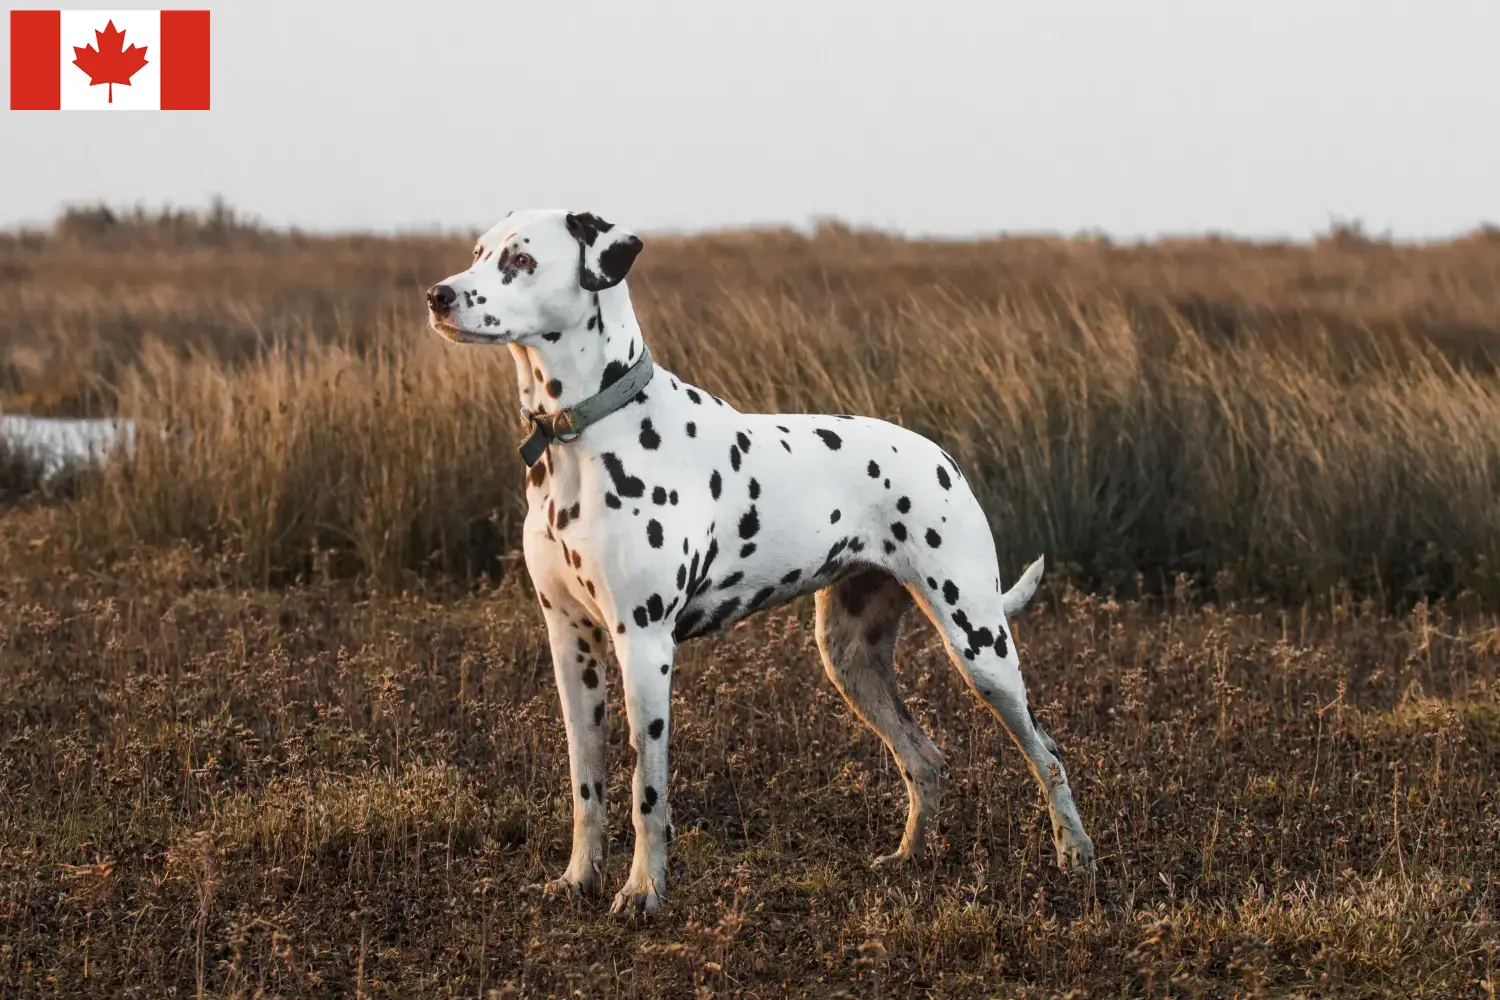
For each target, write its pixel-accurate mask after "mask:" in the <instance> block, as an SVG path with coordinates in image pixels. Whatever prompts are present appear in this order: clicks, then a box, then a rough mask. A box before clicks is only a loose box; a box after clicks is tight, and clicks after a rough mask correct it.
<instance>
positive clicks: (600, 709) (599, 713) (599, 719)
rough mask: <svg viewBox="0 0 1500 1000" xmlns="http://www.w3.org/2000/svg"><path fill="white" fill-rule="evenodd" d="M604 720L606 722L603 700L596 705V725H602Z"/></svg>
mask: <svg viewBox="0 0 1500 1000" xmlns="http://www.w3.org/2000/svg"><path fill="white" fill-rule="evenodd" d="M603 722H604V702H602V701H601V702H600V703H599V704H597V705H595V706H594V725H596V726H597V725H600V724H601V723H603Z"/></svg>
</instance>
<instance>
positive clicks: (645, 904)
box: [609, 875, 666, 917]
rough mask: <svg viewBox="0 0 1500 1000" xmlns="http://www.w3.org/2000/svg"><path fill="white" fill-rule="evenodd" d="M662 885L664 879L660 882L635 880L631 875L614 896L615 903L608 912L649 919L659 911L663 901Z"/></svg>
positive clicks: (663, 885) (650, 879)
mask: <svg viewBox="0 0 1500 1000" xmlns="http://www.w3.org/2000/svg"><path fill="white" fill-rule="evenodd" d="M664 883H665V879H663V880H661V881H658V880H657V879H654V878H649V877H648V878H641V879H637V878H636V877H635V876H634V875H632V876H631V877H630V879H629V880H627V881H626V883H625V885H624V886H622V887H621V889H620V891H619V892H617V893H616V894H615V901H614V904H613V905H612V906H611V907H610V908H609V912H610V913H617V914H620V915H622V916H632V917H633V916H646V917H649V916H650V915H651V914H653V913H655V912H656V911H658V910H660V909H661V904H662V903H663V902H664V901H665V896H666V893H665V891H664V890H665V884H664Z"/></svg>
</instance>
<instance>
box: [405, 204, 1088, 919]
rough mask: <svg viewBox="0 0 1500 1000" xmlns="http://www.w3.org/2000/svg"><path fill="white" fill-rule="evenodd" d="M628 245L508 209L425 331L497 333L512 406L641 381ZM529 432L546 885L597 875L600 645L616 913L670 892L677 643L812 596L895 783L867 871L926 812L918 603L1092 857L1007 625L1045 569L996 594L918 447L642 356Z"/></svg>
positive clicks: (440, 300)
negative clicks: (900, 785)
mask: <svg viewBox="0 0 1500 1000" xmlns="http://www.w3.org/2000/svg"><path fill="white" fill-rule="evenodd" d="M640 250H641V241H640V240H639V239H638V238H637V237H636V236H634V235H633V234H631V233H629V232H626V231H625V230H623V229H621V228H620V227H618V226H613V225H611V224H610V223H608V222H605V221H604V220H602V219H600V218H598V217H597V216H594V215H590V214H587V213H579V214H574V213H569V212H564V211H526V212H514V213H512V214H510V215H508V216H506V218H505V219H504V220H503V221H501V222H500V223H499V224H498V225H497V226H495V227H494V228H493V229H491V230H490V231H489V232H487V233H485V234H484V236H483V237H482V238H481V239H480V241H479V243H478V244H477V245H476V246H475V247H474V260H473V264H472V266H470V267H469V268H468V269H467V270H465V271H462V272H460V273H458V274H455V275H453V276H452V277H450V278H446V279H444V280H443V281H442V282H441V283H439V284H437V285H434V286H433V287H432V288H431V289H430V290H429V291H428V293H427V298H428V306H429V315H430V322H431V325H432V326H433V328H434V329H436V330H437V331H438V332H439V333H441V334H442V335H443V336H445V337H447V338H448V339H450V340H453V341H456V342H459V343H466V344H490V345H504V346H505V347H506V348H507V349H508V350H509V351H510V352H511V354H512V355H513V356H514V358H515V362H516V379H517V384H518V387H519V390H520V403H521V407H522V411H523V414H526V415H527V416H528V418H529V417H530V415H533V414H535V415H538V416H539V417H541V418H542V419H546V416H547V415H548V414H551V415H554V416H556V415H558V414H561V413H563V412H564V411H567V410H569V409H570V408H572V407H575V406H577V405H578V404H580V403H582V402H584V401H585V400H588V399H589V398H590V397H598V398H603V397H602V396H601V394H602V393H605V390H607V389H608V388H609V387H610V386H611V385H613V384H614V383H616V382H619V381H620V380H621V379H622V378H625V377H627V375H635V374H639V373H641V372H642V371H643V370H644V371H647V372H648V373H649V370H650V367H651V362H650V361H649V359H648V360H647V361H646V362H645V365H644V368H643V366H642V364H641V360H642V359H641V356H642V354H643V353H644V352H645V342H644V340H643V339H642V336H641V328H640V325H639V324H638V323H637V322H636V317H635V311H634V310H633V309H632V307H631V303H630V293H629V291H628V290H627V288H626V283H625V276H626V274H627V273H628V272H629V270H630V267H631V264H632V263H633V262H634V261H635V258H636V256H637V254H639V253H640ZM631 384H633V383H631ZM627 388H628V385H627ZM540 443H541V444H546V445H547V446H546V448H545V452H544V453H541V454H540V458H539V459H538V460H537V461H536V462H535V464H533V465H532V466H531V467H530V469H529V470H528V472H527V474H526V493H527V501H528V513H527V517H526V523H525V529H524V550H525V557H526V567H527V570H528V571H529V572H530V575H531V579H532V582H533V584H534V586H535V589H536V592H537V596H538V600H539V601H540V603H541V608H542V616H543V618H544V619H545V620H546V624H547V632H548V635H549V639H550V643H551V650H552V665H553V670H554V672H555V674H556V679H557V687H558V691H559V693H560V695H561V700H562V713H563V721H564V724H565V726H566V729H567V736H568V752H569V758H570V769H571V773H572V783H571V784H572V794H573V817H574V818H573V852H572V858H571V860H570V861H569V863H568V867H567V870H566V871H564V872H563V874H562V876H561V877H560V878H558V879H556V880H555V881H553V882H551V883H548V886H547V888H548V889H549V890H551V891H565V892H570V893H571V892H584V893H589V894H597V893H599V892H601V891H602V890H603V888H604V878H605V875H604V841H605V802H604V791H605V762H604V748H605V728H604V725H605V721H604V720H605V683H604V661H605V656H606V646H607V645H608V644H609V643H612V644H613V646H614V650H615V654H616V656H617V657H618V659H619V662H620V669H621V671H622V674H623V686H624V692H625V713H626V717H627V718H628V720H629V723H630V741H631V745H632V746H633V747H634V749H635V752H636V764H635V778H634V783H633V786H632V796H631V808H632V815H633V819H634V825H635V853H634V858H633V860H632V862H631V866H630V875H629V877H628V878H627V879H626V882H625V885H624V886H623V887H622V888H621V889H620V891H619V893H618V895H616V897H615V900H614V907H613V909H614V910H615V911H617V912H618V911H630V912H646V913H650V912H653V911H655V910H657V909H658V908H659V907H660V906H661V904H662V901H663V899H664V898H665V896H666V885H667V843H668V841H669V840H671V838H672V835H673V830H672V823H671V810H670V806H669V803H668V801H667V785H668V772H667V742H668V733H669V731H670V726H671V716H670V706H671V686H672V677H671V674H672V663H673V657H674V655H675V653H676V650H677V647H678V645H679V644H680V643H683V642H685V641H687V640H689V639H692V638H694V637H696V636H702V635H706V634H708V633H711V632H714V631H715V630H718V629H723V628H727V627H729V626H730V625H732V624H734V623H735V622H736V621H738V620H740V619H742V618H744V617H746V616H747V615H751V614H754V613H755V612H757V611H761V610H764V609H766V608H770V607H774V606H775V605H778V604H782V603H784V602H786V601H789V600H791V599H792V598H794V597H797V596H798V595H801V594H806V593H814V594H815V595H816V607H817V637H818V648H819V650H820V651H821V652H822V656H823V665H824V668H825V669H826V670H827V672H828V676H829V677H830V678H831V679H832V681H833V683H834V685H835V686H836V687H837V688H838V690H839V692H840V693H841V694H842V695H843V696H844V698H845V699H846V700H847V701H848V703H849V705H850V707H851V708H852V709H853V710H854V712H855V713H856V714H857V715H858V716H859V717H860V718H861V719H863V720H864V722H865V723H866V724H867V725H868V726H870V728H871V729H873V730H874V731H875V732H876V733H877V734H879V736H880V738H881V739H882V740H884V741H885V743H886V745H887V746H888V747H889V748H890V751H891V753H892V755H893V756H894V757H895V759H896V762H897V764H898V765H899V767H900V770H901V776H902V778H903V779H904V781H905V783H906V790H907V795H908V798H909V810H908V816H907V821H906V832H905V835H904V836H903V837H902V840H901V846H900V847H899V848H898V849H897V850H896V851H895V852H894V853H892V854H889V855H886V856H884V857H882V858H879V859H877V861H876V864H882V865H884V864H893V863H898V862H904V861H907V860H910V859H920V858H921V857H922V854H923V846H924V838H925V833H926V828H927V826H928V824H929V822H930V821H931V818H932V816H933V815H934V812H935V810H936V803H937V795H938V777H939V770H940V766H941V757H940V756H939V754H938V751H937V749H936V747H934V746H933V744H932V741H931V740H930V739H929V738H928V737H927V734H926V733H924V732H923V731H922V728H921V727H920V726H919V725H918V724H917V722H916V721H915V720H914V719H913V718H912V716H911V713H910V712H908V711H907V708H906V705H905V703H904V701H903V700H902V697H901V695H900V693H899V691H898V690H897V685H896V675H895V669H894V664H893V651H894V648H895V642H896V636H897V633H898V631H899V630H900V627H901V621H902V617H903V616H904V615H905V614H906V611H907V610H908V609H909V608H910V607H911V605H912V603H913V602H915V603H916V604H917V605H919V606H920V607H921V608H922V610H923V611H924V612H926V614H927V615H928V617H929V618H931V619H932V621H933V622H934V624H936V626H937V628H938V630H939V632H940V633H941V634H942V636H943V637H944V639H945V640H946V643H947V647H948V650H949V653H950V654H951V657H952V660H953V663H954V665H955V666H956V667H957V668H958V670H959V673H960V674H961V675H962V676H963V678H964V680H965V681H967V682H968V684H969V686H970V687H971V688H973V690H974V691H975V693H976V694H977V695H978V696H979V698H980V699H981V700H982V701H983V702H984V703H985V704H986V705H988V706H989V708H990V709H991V711H992V712H993V713H994V714H995V715H996V716H997V717H998V718H999V720H1000V722H1001V723H1002V724H1003V725H1004V726H1005V728H1006V729H1007V730H1008V731H1009V732H1010V735H1011V737H1012V738H1013V739H1014V740H1015V742H1016V744H1017V746H1019V747H1020V749H1021V752H1022V753H1023V754H1024V755H1025V757H1026V760H1027V761H1028V762H1029V764H1030V766H1031V770H1032V773H1033V774H1034V775H1035V777H1036V780H1037V783H1038V784H1039V785H1040V786H1041V790H1042V795H1043V796H1044V797H1045V799H1046V802H1047V808H1048V810H1049V812H1050V813H1051V817H1052V830H1053V838H1054V842H1055V845H1056V848H1057V861H1058V864H1059V865H1060V866H1061V867H1062V868H1064V869H1071V870H1080V869H1086V868H1089V867H1091V866H1092V863H1093V844H1092V843H1091V841H1090V840H1089V837H1088V834H1087V833H1085V831H1084V827H1083V822H1082V820H1081V819H1080V818H1079V815H1078V810H1077V807H1076V806H1075V805H1074V802H1073V793H1072V791H1071V789H1070V788H1069V786H1068V778H1067V774H1066V772H1065V771H1064V770H1063V766H1062V763H1061V762H1060V761H1059V760H1058V759H1057V745H1056V744H1055V743H1054V742H1053V741H1052V739H1051V737H1049V736H1048V735H1047V734H1046V733H1045V732H1043V731H1042V729H1041V727H1040V726H1039V725H1038V724H1037V721H1036V718H1035V717H1034V716H1033V715H1032V713H1031V711H1030V709H1029V708H1028V706H1027V700H1026V686H1025V684H1024V683H1023V681H1022V678H1021V671H1020V665H1019V661H1018V659H1017V656H1016V650H1015V645H1014V643H1013V642H1012V641H1011V637H1010V632H1009V630H1008V629H1007V627H1006V616H1007V615H1010V614H1013V613H1014V612H1016V611H1018V610H1019V609H1020V608H1021V607H1022V606H1024V605H1025V603H1026V601H1027V600H1028V599H1029V598H1030V597H1031V595H1032V593H1033V592H1034V591H1035V589H1036V586H1037V582H1038V580H1039V579H1040V577H1041V572H1042V562H1041V560H1040V559H1038V560H1037V561H1036V563H1034V564H1033V565H1032V566H1031V567H1030V568H1029V569H1028V570H1027V572H1026V573H1025V574H1024V575H1023V576H1022V578H1021V579H1020V581H1018V582H1017V583H1016V585H1015V586H1014V587H1012V588H1011V589H1010V590H1008V591H1004V592H1002V591H1001V588H1000V570H999V566H998V564H997V559H996V555H995V547H994V540H993V537H992V536H991V534H990V528H989V523H988V520H987V518H986V517H985V514H984V511H983V510H982V509H981V508H980V505H979V503H978V501H977V500H976V499H975V497H974V494H973V493H972V492H971V491H970V489H969V487H968V485H967V483H966V482H965V480H964V477H963V476H962V474H961V473H960V472H959V470H958V467H957V465H956V464H955V463H954V462H953V460H952V459H951V458H950V457H949V456H948V455H947V453H946V452H944V451H943V450H942V449H941V448H939V447H938V446H937V445H936V444H934V443H932V442H931V441H929V440H927V439H926V438H923V437H921V436H920V435H917V434H915V433H913V432H911V431H908V430H905V429H903V428H901V427H897V426H895V425H894V424H890V423H886V422H884V421H881V420H874V419H870V418H866V417H853V416H824V415H807V414H798V415H792V414H752V413H740V412H738V411H737V410H735V409H734V408H733V407H731V406H729V405H728V404H726V403H725V402H724V401H723V400H722V399H719V398H718V397H717V396H714V395H712V394H710V393H708V392H705V391H704V390H702V389H699V388H696V387H694V386H692V385H689V384H688V383H687V382H684V381H683V380H681V379H679V378H677V377H675V376H674V375H672V374H671V373H670V372H668V371H666V370H664V369H660V368H656V369H655V373H654V376H652V377H651V378H650V381H649V383H646V384H645V387H644V388H643V389H642V390H640V391H638V392H636V393H634V394H633V395H632V396H630V397H629V398H628V399H625V400H622V401H620V405H618V406H617V408H613V409H612V412H609V413H608V415H607V416H604V417H603V418H602V419H598V420H597V422H595V423H592V424H591V425H590V426H588V427H587V429H586V430H584V431H583V432H582V433H580V434H578V435H576V436H572V435H563V436H560V437H558V438H555V439H554V438H547V439H545V440H543V441H541V442H540Z"/></svg>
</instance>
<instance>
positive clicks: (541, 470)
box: [526, 462, 547, 486]
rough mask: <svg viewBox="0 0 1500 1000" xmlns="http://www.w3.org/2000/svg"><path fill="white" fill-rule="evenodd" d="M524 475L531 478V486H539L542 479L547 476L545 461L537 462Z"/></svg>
mask: <svg viewBox="0 0 1500 1000" xmlns="http://www.w3.org/2000/svg"><path fill="white" fill-rule="evenodd" d="M526 475H527V476H528V477H529V478H530V479H531V485H532V486H540V485H542V481H543V480H544V479H546V478H547V466H546V465H545V463H542V462H538V463H536V464H535V465H533V466H532V467H531V471H530V472H528V473H527V474H526Z"/></svg>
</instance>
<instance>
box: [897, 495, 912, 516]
mask: <svg viewBox="0 0 1500 1000" xmlns="http://www.w3.org/2000/svg"><path fill="white" fill-rule="evenodd" d="M896 511H897V512H898V513H901V514H909V513H911V497H902V498H901V499H900V500H897V501H896Z"/></svg>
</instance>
